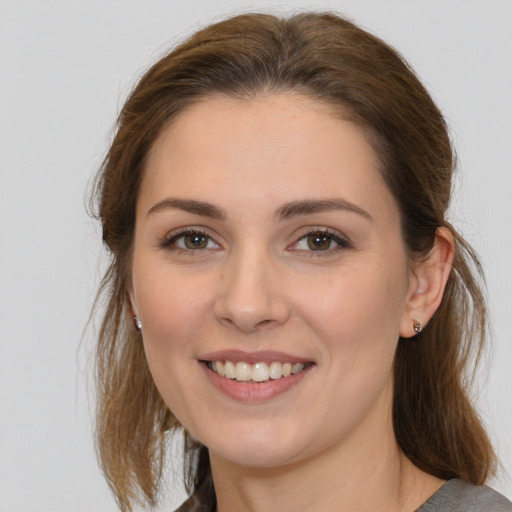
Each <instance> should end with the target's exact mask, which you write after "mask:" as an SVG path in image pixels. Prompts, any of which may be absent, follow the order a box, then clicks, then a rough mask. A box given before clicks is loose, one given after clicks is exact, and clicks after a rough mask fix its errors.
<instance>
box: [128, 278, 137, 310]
mask: <svg viewBox="0 0 512 512" xmlns="http://www.w3.org/2000/svg"><path fill="white" fill-rule="evenodd" d="M128 297H129V298H130V305H131V307H132V316H138V315H139V313H138V308H137V303H136V301H135V292H134V291H133V283H132V281H131V279H130V282H129V283H128Z"/></svg>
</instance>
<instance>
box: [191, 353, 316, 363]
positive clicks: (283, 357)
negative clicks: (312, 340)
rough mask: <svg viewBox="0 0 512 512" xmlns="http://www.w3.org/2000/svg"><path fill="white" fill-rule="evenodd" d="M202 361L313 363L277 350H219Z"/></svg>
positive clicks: (203, 356)
mask: <svg viewBox="0 0 512 512" xmlns="http://www.w3.org/2000/svg"><path fill="white" fill-rule="evenodd" d="M199 360H201V361H231V362H233V363H238V362H243V363H249V364H255V363H272V362H274V361H278V362H281V363H292V364H293V363H311V362H312V360H311V359H307V358H304V357H299V356H294V355H292V354H286V353H284V352H277V351H275V350H261V351H257V352H245V351H243V350H218V351H215V352H209V353H207V354H202V355H201V356H200V357H199Z"/></svg>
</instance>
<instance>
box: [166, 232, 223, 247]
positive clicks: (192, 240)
mask: <svg viewBox="0 0 512 512" xmlns="http://www.w3.org/2000/svg"><path fill="white" fill-rule="evenodd" d="M159 245H160V247H162V248H163V249H169V250H175V249H178V250H186V251H200V250H202V249H206V250H210V249H220V246H219V245H218V244H217V243H216V242H215V241H214V240H213V239H212V238H211V237H210V236H208V235H207V234H206V233H203V232H202V231H194V230H190V231H189V230H187V231H182V232H181V233H177V234H176V235H174V236H171V237H170V238H167V239H166V240H163V241H162V243H161V244H159Z"/></svg>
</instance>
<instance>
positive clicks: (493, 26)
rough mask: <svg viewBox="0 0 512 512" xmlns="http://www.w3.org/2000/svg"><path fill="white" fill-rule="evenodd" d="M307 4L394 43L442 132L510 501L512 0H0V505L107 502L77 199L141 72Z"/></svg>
mask: <svg viewBox="0 0 512 512" xmlns="http://www.w3.org/2000/svg"><path fill="white" fill-rule="evenodd" d="M304 7H307V8H314V9H333V10H336V11H338V12H341V13H344V14H346V15H348V16H350V17H352V18H353V19H355V20H356V21H357V22H359V23H360V24H361V25H362V26H364V27H366V28H368V29H370V30H371V31H373V32H375V33H376V34H378V35H379V36H381V37H382V38H383V39H385V40H386V41H388V42H390V43H391V44H393V45H394V46H395V47H396V48H398V49H399V50H400V51H401V52H402V53H403V54H404V55H405V56H406V58H407V59H408V60H409V61H410V62H411V63H412V65H413V67H414V68H415V69H416V70H417V72H418V73H419V75H420V77H421V78H422V79H423V80H424V82H425V83H426V84H427V86H428V88H429V90H430V91H431V93H432V94H433V95H434V97H435V98H436V100H437V101H438V103H439V105H440V106H441V108H442V110H443V111H444V112H445V114H446V117H447V119H448V122H449V123H450V126H451V128H452V130H453V133H454V140H455V143H456V147H457V149H458V152H459V158H460V167H461V169H462V173H461V175H460V177H459V178H458V181H457V189H460V190H459V194H458V199H457V201H456V202H455V204H454V207H453V216H452V218H453V220H454V222H455V224H456V225H457V226H458V227H459V228H460V229H461V230H462V232H463V233H464V234H465V235H466V236H467V238H468V239H469V240H470V241H471V242H472V243H473V244H474V245H475V246H476V248H477V250H478V251H479V252H480V253H481V255H482V258H483V262H484V266H485V268H486V270H487V276H488V285H489V297H490V302H491V309H492V314H493V318H494V326H495V329H494V344H495V350H494V358H493V360H492V361H491V363H490V364H491V366H490V368H491V370H490V372H489V377H488V380H487V384H486V385H485V383H484V380H482V385H481V387H480V393H479V397H480V398H479V405H480V408H481V411H482V415H483V417H484V419H485V421H486V423H487V424H488V425H489V429H490V433H491V435H492V438H493V439H494V440H495V442H496V448H497V450H498V453H499V455H500V456H501V459H502V462H503V468H502V470H501V471H500V473H499V479H498V480H496V481H495V482H493V485H494V486H495V488H497V489H498V490H501V491H502V492H503V493H504V494H505V495H507V496H508V497H512V441H511V432H512V368H511V366H512V343H511V341H512V339H511V334H510V332H511V328H510V320H511V289H512V263H511V254H512V228H511V224H512V206H511V201H510V196H511V190H512V172H511V170H512V156H511V155H512V151H511V135H512V130H511V122H512V93H511V86H512V31H511V30H510V26H512V1H511V0H491V1H489V2H482V1H481V0H472V1H471V0H464V1H463V0H459V1H454V0H452V1H450V0H442V1H441V0H430V1H428V2H427V1H411V0H394V1H391V0H373V1H370V0H345V1H344V0H337V1H336V0H332V1H327V0H326V1H324V2H320V3H319V2H307V1H302V0H301V1H296V2H289V3H282V2H272V3H270V2H258V1H255V0H252V1H245V0H239V1H237V2H235V1H233V0H217V1H216V2H213V1H210V2H208V1H206V0H187V1H183V0H180V1H172V0H167V1H165V0H146V1H142V0H117V1H109V2H105V1H98V0H94V1H91V0H89V1H78V2H77V1H70V0H45V1H44V2H40V1H37V0H33V1H24V0H0V73H1V81H0V204H1V217H0V228H1V231H0V233H1V237H0V306H1V307H0V315H1V318H0V340H1V341H0V343H1V345H0V415H1V418H0V512H43V511H44V512H46V511H48V512H61V511H62V512H64V511H66V512H103V511H114V510H116V507H115V504H114V501H113V499H112V498H111V496H110V495H109V491H108V489H107V487H106V484H105V483H104V481H103V479H102V476H101V474H100V472H99V470H98V468H97V464H96V461H95V457H94V451H93V445H92V441H91V428H92V427H91V425H92V419H91V417H92V414H91V410H92V405H91V404H88V401H87V386H88V383H87V379H86V374H87V371H86V370H87V354H88V353H89V352H90V347H91V342H90V340H89V339H88V337H87V336H86V338H85V342H84V345H83V346H82V348H81V349H79V342H80V339H81V336H82V331H83V328H84V326H85V324H86V321H87V318H88V313H89V309H90V306H91V303H92V300H93V296H94V292H95V287H96V285H97V283H98V278H99V271H100V265H99V264H98V257H99V255H100V253H101V244H100V242H99V229H98V227H97V226H96V225H95V223H94V222H92V221H91V220H90V219H88V217H87V215H86V214H85V211H84V204H85V201H84V191H85V189H86V186H87V184H88V181H89V179H90V177H91V176H92V174H93V173H94V171H95V169H96V168H97V167H98V165H99V164H100V162H101V159H102V156H103V154H104V151H105V149H106V140H107V138H108V134H109V132H110V128H111V126H112V124H113V121H114V118H115V116H116V113H117V111H118V109H119V108H120V105H121V104H122V101H123V99H124V98H125V97H126V94H127V91H128V90H129V89H130V87H131V86H132V85H133V84H134V82H135V79H136V76H138V74H139V73H140V71H142V70H143V69H144V68H145V67H146V66H147V65H148V64H149V63H150V62H153V61H154V60H156V58H157V57H158V56H159V55H160V54H161V53H162V52H163V51H164V49H165V48H168V47H169V45H170V44H171V43H174V42H177V41H179V40H181V39H182V38H183V37H185V36H186V35H188V34H190V33H191V32H192V31H193V30H195V29H197V28H199V27H200V26H202V25H204V24H206V23H208V22H210V21H212V20H214V19H217V18H219V17H221V16H224V15H225V14H230V13H235V12H239V11H241V10H244V9H253V10H254V9H258V10H271V11H274V12H275V11H277V12H289V11H291V10H294V9H299V8H304ZM179 499H180V494H179V493H178V494H176V493H175V494H174V496H171V498H170V502H171V503H172V502H173V501H174V502H176V501H178V500H179ZM167 510H172V506H171V505H169V506H168V508H167Z"/></svg>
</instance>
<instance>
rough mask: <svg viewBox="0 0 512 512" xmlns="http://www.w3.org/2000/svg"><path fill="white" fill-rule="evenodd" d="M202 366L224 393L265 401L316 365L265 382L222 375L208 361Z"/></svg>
mask: <svg viewBox="0 0 512 512" xmlns="http://www.w3.org/2000/svg"><path fill="white" fill-rule="evenodd" d="M201 366H202V367H203V370H204V371H205V373H206V376H207V377H208V380H209V381H210V382H211V383H212V384H213V385H214V386H215V387H216V388H217V389H218V390H219V391H220V392H221V393H223V394H225V395H226V396H228V397H229V398H233V399H234V400H239V401H241V402H253V403H257V402H265V401H267V400H271V399H272V398H274V397H276V396H278V395H281V394H283V393H285V392H286V391H288V390H289V389H290V388H292V387H293V386H295V385H297V384H298V383H299V382H300V381H301V380H302V379H303V378H304V377H305V376H306V374H307V373H309V371H310V370H311V369H312V368H313V366H314V365H309V366H307V367H306V368H304V370H302V371H301V372H299V373H296V374H295V375H290V376H289V377H281V378H280V379H275V380H272V379H270V380H268V381H265V382H251V381H238V380H234V379H227V378H226V377H221V376H220V375H219V374H218V373H215V372H214V371H213V370H211V369H210V368H209V367H208V366H207V364H206V363H204V362H201Z"/></svg>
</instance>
